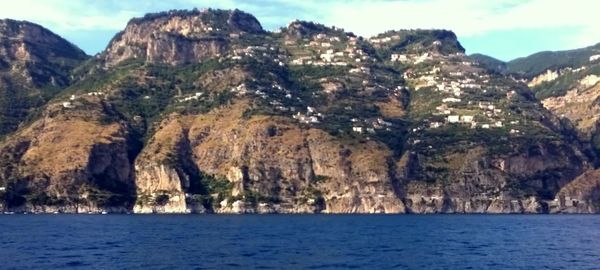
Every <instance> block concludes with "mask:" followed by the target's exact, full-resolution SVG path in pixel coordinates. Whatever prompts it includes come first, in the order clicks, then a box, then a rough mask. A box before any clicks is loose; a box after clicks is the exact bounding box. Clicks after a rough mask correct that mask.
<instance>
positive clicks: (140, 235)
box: [0, 214, 600, 269]
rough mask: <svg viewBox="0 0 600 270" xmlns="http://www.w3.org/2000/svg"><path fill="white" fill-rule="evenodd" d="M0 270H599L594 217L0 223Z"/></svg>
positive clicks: (103, 218) (4, 218) (104, 218)
mask: <svg viewBox="0 0 600 270" xmlns="http://www.w3.org/2000/svg"><path fill="white" fill-rule="evenodd" d="M0 269H600V216H599V215H66V214H65V215H32V214H29V215H0Z"/></svg>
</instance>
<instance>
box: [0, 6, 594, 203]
mask: <svg viewBox="0 0 600 270" xmlns="http://www.w3.org/2000/svg"><path fill="white" fill-rule="evenodd" d="M74 77H75V78H76V81H75V83H74V84H73V85H72V86H70V87H69V88H67V89H66V90H64V91H62V92H61V93H60V94H59V95H58V96H56V97H55V98H54V99H53V100H52V101H51V102H50V104H49V105H48V106H47V107H45V108H44V109H43V113H42V114H41V115H40V116H39V117H37V118H36V119H34V121H32V122H31V124H29V125H27V126H25V127H23V128H21V129H20V130H18V131H17V132H15V133H12V134H11V135H10V136H9V137H8V138H6V139H5V140H3V141H2V142H0V152H1V153H2V155H3V156H2V159H1V161H2V164H0V165H1V166H0V186H1V187H4V190H3V191H2V192H1V193H2V194H1V195H2V196H3V198H4V207H5V208H6V209H21V210H27V211H46V212H47V211H63V212H99V211H119V212H127V211H133V212H136V213H189V212H193V213H205V212H208V213H212V212H214V213H273V212H278V213H315V212H324V213H524V212H531V213H546V212H558V211H572V210H571V206H570V205H567V204H566V202H563V201H564V200H563V201H561V200H559V199H557V198H559V197H556V196H563V195H562V193H560V194H559V192H560V191H561V189H563V188H564V187H566V186H568V185H569V184H570V183H571V182H572V180H573V179H575V178H576V177H577V176H579V175H580V174H582V173H583V172H584V171H586V170H588V169H590V168H591V164H590V163H591V162H592V161H593V154H591V153H588V152H589V151H588V150H587V148H586V146H585V144H580V143H579V141H578V139H577V137H576V136H575V135H574V132H573V129H572V127H571V126H569V125H567V123H564V121H561V119H559V118H557V117H555V116H553V115H552V114H551V113H550V112H549V111H547V110H546V109H545V108H543V107H542V106H541V104H540V103H539V101H538V100H536V99H535V98H534V97H533V93H532V92H531V91H530V90H529V89H528V88H527V86H526V85H525V84H523V83H521V82H519V81H516V80H515V79H513V78H511V77H507V76H504V75H501V74H499V73H496V72H492V71H490V70H489V69H486V68H484V67H482V66H481V64H480V63H479V62H477V61H474V60H472V59H471V58H469V57H468V56H465V55H464V49H463V47H462V46H461V45H460V43H459V42H458V40H457V38H456V36H455V35H454V33H452V32H451V31H446V30H400V31H389V32H386V33H384V34H381V35H378V36H375V37H372V38H369V39H365V38H362V37H357V36H355V35H354V34H352V33H348V32H345V31H344V30H343V29H340V28H336V27H326V26H324V25H320V24H317V23H312V22H304V21H293V22H291V23H290V24H289V25H288V26H287V27H283V28H281V29H279V30H277V31H274V32H267V31H264V30H263V29H262V27H261V26H260V23H259V22H258V21H257V20H256V19H255V18H254V17H253V16H252V15H249V14H247V13H244V12H241V11H239V10H233V11H223V10H212V9H207V10H193V11H170V12H165V13H159V14H149V15H147V16H145V17H144V18H139V19H133V20H131V21H130V22H129V23H128V25H127V26H126V28H125V30H124V31H123V32H121V33H119V34H118V35H116V36H115V38H113V40H112V41H111V42H110V43H109V44H108V46H107V49H106V50H105V51H104V52H102V53H101V54H99V55H98V56H97V57H95V59H93V60H90V61H89V62H87V63H85V64H84V65H82V66H80V67H79V68H78V69H77V71H76V72H75V73H74ZM588 197H589V198H591V199H588V201H591V202H593V201H594V200H595V197H593V196H591V197H590V196H588ZM555 199H557V200H555ZM576 211H580V212H593V211H596V210H595V208H591V207H587V208H586V207H582V208H577V210H576Z"/></svg>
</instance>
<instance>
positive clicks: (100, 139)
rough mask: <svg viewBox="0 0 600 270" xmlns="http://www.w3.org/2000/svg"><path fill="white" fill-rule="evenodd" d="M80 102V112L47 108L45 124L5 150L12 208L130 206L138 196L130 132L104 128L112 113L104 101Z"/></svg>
mask: <svg viewBox="0 0 600 270" xmlns="http://www.w3.org/2000/svg"><path fill="white" fill-rule="evenodd" d="M81 102H82V103H84V102H85V108H81V109H80V110H77V109H69V110H68V111H67V109H65V108H64V107H62V106H60V105H55V106H50V107H48V108H47V109H46V111H45V113H44V115H43V116H42V117H41V119H39V120H38V121H36V122H34V123H33V124H31V125H30V126H29V127H27V128H25V129H23V130H20V131H19V132H17V133H16V134H14V135H13V136H11V137H10V138H9V139H7V140H6V141H5V142H3V143H2V144H1V145H0V149H1V150H0V151H1V152H2V160H1V161H2V166H0V170H2V171H1V173H0V175H1V177H0V180H1V181H2V184H3V186H4V187H6V188H7V189H8V192H7V193H6V194H4V195H5V201H6V204H7V206H8V207H17V208H18V209H23V210H28V211H38V210H44V209H50V210H48V211H67V212H88V211H92V212H99V211H101V210H104V209H111V211H115V210H118V211H123V212H124V211H126V209H127V208H128V207H129V206H128V205H130V204H131V201H132V199H133V198H134V193H133V190H132V189H133V174H132V169H131V167H130V164H131V163H130V159H131V157H130V155H129V151H128V150H129V148H130V146H129V144H131V141H129V139H128V128H127V126H126V125H123V124H121V123H102V122H103V120H102V118H103V117H105V116H106V114H107V111H106V110H107V108H103V105H105V104H102V103H101V102H100V101H98V100H90V101H87V100H83V101H81ZM92 102H93V103H92ZM77 105H79V106H82V107H83V106H84V104H77ZM44 211H46V210H44Z"/></svg>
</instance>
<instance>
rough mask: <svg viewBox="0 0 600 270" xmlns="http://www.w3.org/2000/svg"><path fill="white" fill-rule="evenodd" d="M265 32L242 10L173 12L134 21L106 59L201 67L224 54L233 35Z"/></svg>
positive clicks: (111, 46)
mask: <svg viewBox="0 0 600 270" xmlns="http://www.w3.org/2000/svg"><path fill="white" fill-rule="evenodd" d="M262 32H263V29H262V27H261V25H260V23H259V22H258V20H256V18H254V17H253V16H252V15H250V14H247V13H244V12H242V11H239V10H233V11H221V10H202V11H198V10H195V11H169V12H164V13H158V14H151V15H147V16H145V17H143V18H138V19H133V20H131V21H130V22H129V23H128V24H127V26H126V27H125V30H123V31H122V32H121V33H119V34H117V35H116V36H115V37H114V38H113V39H112V40H111V42H110V44H109V45H108V47H107V49H106V53H105V56H104V57H105V61H106V64H107V65H109V66H114V65H116V64H118V63H120V62H122V61H124V60H127V59H132V58H133V59H142V60H145V61H148V62H158V63H169V64H173V65H176V64H185V63H198V62H202V61H204V60H206V59H208V58H213V57H217V56H220V55H221V54H222V53H224V52H225V51H226V50H227V49H228V47H229V44H230V42H229V37H230V35H237V36H239V35H244V34H246V33H262Z"/></svg>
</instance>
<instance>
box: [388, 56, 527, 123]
mask: <svg viewBox="0 0 600 270" xmlns="http://www.w3.org/2000/svg"><path fill="white" fill-rule="evenodd" d="M392 59H393V60H394V61H413V62H414V61H415V59H417V55H396V56H392ZM401 59H402V60H401ZM432 59H433V60H436V61H432V62H431V65H429V67H428V68H425V69H421V70H418V71H415V70H408V71H406V72H405V73H404V78H405V79H406V80H407V81H408V82H409V83H411V84H412V85H413V86H414V89H415V90H416V91H419V90H420V89H424V88H428V89H431V90H433V91H434V92H437V93H439V95H440V96H442V98H441V100H440V101H441V102H440V103H441V104H439V105H438V106H436V107H435V109H434V110H433V111H432V112H431V115H432V117H431V119H428V120H426V122H427V123H428V125H424V126H421V127H418V128H415V129H414V130H413V131H418V130H422V129H435V128H440V127H442V126H444V125H448V124H463V125H468V126H470V127H471V128H482V129H490V128H501V127H504V126H505V125H506V124H505V122H506V118H507V116H508V115H509V114H508V113H507V112H504V111H503V110H502V109H501V108H498V104H497V102H490V101H485V100H478V99H479V96H480V94H481V96H484V95H485V94H486V93H492V92H493V93H498V92H500V93H506V98H507V99H511V98H513V97H514V96H515V95H516V91H514V90H511V89H510V87H509V86H508V85H505V84H497V83H491V78H490V75H489V74H485V73H483V74H480V73H479V72H472V71H470V70H469V69H470V68H471V67H472V66H475V65H476V63H473V62H470V61H466V60H462V59H460V58H459V60H457V59H452V56H443V55H434V57H433V58H432ZM488 100H489V99H488ZM440 116H443V117H444V120H441V118H440ZM516 124H518V123H516ZM516 124H515V123H514V122H510V125H513V126H514V125H516ZM511 133H512V134H518V133H520V131H519V130H518V129H512V130H511Z"/></svg>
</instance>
